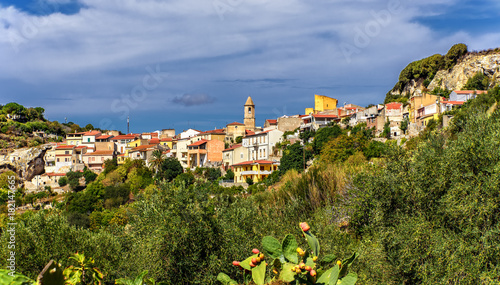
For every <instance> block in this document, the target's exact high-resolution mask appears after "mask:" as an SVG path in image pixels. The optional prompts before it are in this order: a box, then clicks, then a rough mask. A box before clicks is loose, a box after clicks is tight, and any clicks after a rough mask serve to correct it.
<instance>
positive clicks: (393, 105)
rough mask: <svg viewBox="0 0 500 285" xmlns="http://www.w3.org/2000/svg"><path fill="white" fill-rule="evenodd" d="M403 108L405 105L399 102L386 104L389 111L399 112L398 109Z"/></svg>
mask: <svg viewBox="0 0 500 285" xmlns="http://www.w3.org/2000/svg"><path fill="white" fill-rule="evenodd" d="M401 106H403V104H401V103H397V102H392V103H387V104H385V108H386V109H387V110H397V109H401Z"/></svg>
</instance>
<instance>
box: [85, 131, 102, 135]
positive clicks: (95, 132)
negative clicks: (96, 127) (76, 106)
mask: <svg viewBox="0 0 500 285" xmlns="http://www.w3.org/2000/svg"><path fill="white" fill-rule="evenodd" d="M83 135H84V136H99V135H101V132H99V131H89V132H85V133H83Z"/></svg>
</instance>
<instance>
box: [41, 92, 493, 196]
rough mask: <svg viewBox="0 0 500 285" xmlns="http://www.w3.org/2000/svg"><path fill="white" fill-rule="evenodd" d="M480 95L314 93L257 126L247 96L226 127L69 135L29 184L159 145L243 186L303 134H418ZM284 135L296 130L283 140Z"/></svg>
mask: <svg viewBox="0 0 500 285" xmlns="http://www.w3.org/2000/svg"><path fill="white" fill-rule="evenodd" d="M481 92H483V91H469V90H465V91H453V92H452V93H451V94H450V98H449V99H446V98H444V97H441V96H437V95H431V94H425V93H417V94H415V95H414V96H412V97H411V98H410V100H409V104H406V105H403V104H402V103H397V102H392V103H388V104H379V105H374V106H371V107H366V108H365V107H361V106H357V105H354V104H345V105H344V106H338V100H337V99H334V98H330V97H327V96H322V95H315V96H314V97H315V98H314V101H315V102H314V103H315V104H314V107H313V108H306V109H305V114H304V115H294V116H282V117H280V118H277V119H269V120H266V121H265V124H264V126H263V127H256V125H255V104H254V103H253V101H252V98H251V97H248V99H247V101H246V102H245V104H244V106H243V108H244V116H243V123H240V122H233V123H230V124H227V125H226V127H225V128H221V129H215V130H207V131H200V130H195V129H188V130H185V131H183V132H181V133H179V134H176V132H175V130H174V129H164V130H161V131H156V132H151V133H137V134H134V133H130V134H120V133H119V132H118V131H110V132H107V133H101V132H100V131H96V130H92V131H88V132H75V133H69V134H67V135H66V140H65V141H64V142H62V143H53V144H52V147H51V149H50V150H48V151H47V152H46V154H45V157H44V159H45V174H43V175H41V176H37V177H35V178H36V183H35V182H34V181H31V182H32V183H31V184H32V185H33V187H35V186H36V187H39V186H40V181H43V185H51V184H52V185H54V186H57V185H56V183H57V180H58V179H59V178H60V177H61V176H64V175H65V173H66V172H68V171H83V169H84V167H88V168H89V169H91V170H93V171H95V172H97V173H98V172H101V171H102V170H103V168H104V163H105V161H106V160H108V159H116V160H117V162H118V164H123V163H125V160H126V159H132V160H135V159H140V160H143V161H144V162H145V163H146V165H149V161H150V160H151V157H152V155H153V152H154V151H156V150H158V151H161V152H162V153H163V154H164V155H165V156H166V157H175V158H177V160H178V161H179V162H180V163H181V165H182V166H183V167H184V168H186V169H187V168H189V169H194V168H196V167H218V168H223V169H224V170H228V169H230V168H231V169H232V170H233V171H234V173H235V178H234V182H235V183H244V182H245V181H247V179H248V178H249V179H251V180H252V181H254V182H258V181H261V180H262V179H264V178H266V177H267V176H268V175H270V174H271V173H272V172H273V171H275V170H277V169H278V167H279V162H280V158H281V156H282V151H281V148H280V147H279V144H281V143H282V142H283V141H284V140H288V141H290V142H291V143H293V142H294V141H297V140H298V137H299V133H300V132H305V131H317V130H318V129H320V128H322V127H325V126H327V125H328V124H331V123H332V122H335V123H339V124H341V125H342V126H344V127H345V126H347V125H350V126H355V125H357V124H358V123H362V122H365V123H366V124H367V127H369V128H374V130H375V133H376V134H380V133H381V132H383V129H384V125H385V124H386V123H387V122H389V124H390V129H391V136H393V137H401V136H412V135H416V134H418V132H419V131H421V130H423V129H424V128H425V126H426V125H427V123H428V122H429V120H431V119H437V118H438V117H439V115H440V114H441V113H444V112H445V111H448V110H451V109H452V108H453V107H455V106H458V105H461V104H463V103H464V102H466V101H467V100H469V99H472V98H475V96H476V95H477V94H480V93H481ZM448 119H449V118H448ZM405 120H406V121H407V122H408V124H407V126H408V128H407V130H406V132H403V131H402V130H401V128H400V126H401V123H402V122H403V121H405ZM445 121H446V122H447V120H445ZM446 122H445V123H446ZM285 132H288V133H293V134H291V135H288V136H286V137H284V136H283V134H284V133H285ZM277 145H278V147H277Z"/></svg>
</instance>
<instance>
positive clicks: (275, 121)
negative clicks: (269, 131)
mask: <svg viewBox="0 0 500 285" xmlns="http://www.w3.org/2000/svg"><path fill="white" fill-rule="evenodd" d="M266 122H268V123H269V124H270V125H276V124H277V123H278V120H266Z"/></svg>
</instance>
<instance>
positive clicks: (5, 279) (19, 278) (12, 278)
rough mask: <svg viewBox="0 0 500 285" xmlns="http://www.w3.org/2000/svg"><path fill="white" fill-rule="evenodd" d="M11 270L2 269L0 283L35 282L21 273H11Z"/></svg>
mask: <svg viewBox="0 0 500 285" xmlns="http://www.w3.org/2000/svg"><path fill="white" fill-rule="evenodd" d="M9 273H11V271H9V270H6V269H0V284H2V285H32V284H34V283H35V282H34V281H33V280H31V279H29V278H28V277H26V276H24V275H21V274H13V275H10V274H9Z"/></svg>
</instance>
